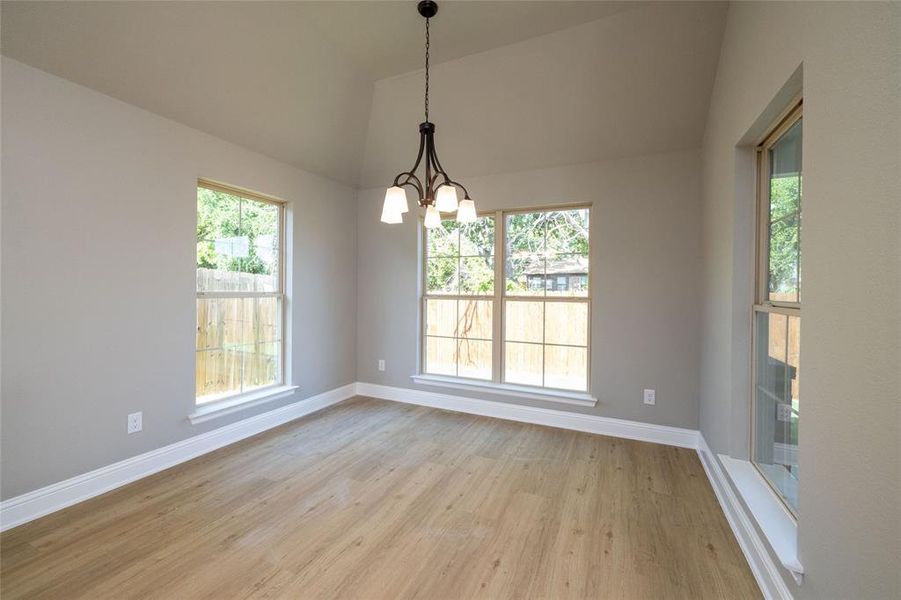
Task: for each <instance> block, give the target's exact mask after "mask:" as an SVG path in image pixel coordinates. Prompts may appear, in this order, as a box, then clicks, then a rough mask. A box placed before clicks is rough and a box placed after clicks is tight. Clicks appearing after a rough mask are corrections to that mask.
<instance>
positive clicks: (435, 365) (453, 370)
mask: <svg viewBox="0 0 901 600" xmlns="http://www.w3.org/2000/svg"><path fill="white" fill-rule="evenodd" d="M425 370H426V373H432V374H434V375H456V374H457V340H455V339H454V338H439V337H431V336H427V337H426V338H425Z"/></svg>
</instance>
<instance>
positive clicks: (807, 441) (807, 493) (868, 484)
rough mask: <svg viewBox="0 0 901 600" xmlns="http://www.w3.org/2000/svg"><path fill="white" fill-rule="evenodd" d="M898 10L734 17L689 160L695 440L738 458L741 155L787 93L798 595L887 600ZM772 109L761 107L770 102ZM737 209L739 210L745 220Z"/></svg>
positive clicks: (798, 6)
mask: <svg viewBox="0 0 901 600" xmlns="http://www.w3.org/2000/svg"><path fill="white" fill-rule="evenodd" d="M899 57H901V4H898V3H818V2H806V3H804V2H793V3H735V4H733V5H732V6H731V7H730V9H729V14H728V18H727V25H726V33H725V37H724V42H723V48H722V53H721V56H720V64H719V69H718V75H717V81H716V84H715V86H714V92H713V97H712V100H711V108H710V114H709V116H708V122H707V129H706V134H705V139H704V145H703V176H702V190H703V192H702V193H703V202H704V222H705V225H704V252H703V255H704V286H703V288H704V312H703V314H704V323H703V328H704V329H703V330H704V347H703V355H702V356H703V358H702V360H703V362H702V383H701V406H700V422H701V430H702V432H703V434H704V436H705V438H706V439H707V441H708V443H709V444H710V445H711V446H712V448H713V449H714V450H715V451H717V452H726V453H731V454H733V455H735V456H738V457H742V458H744V457H746V456H747V439H748V414H749V413H748V396H749V387H748V378H747V371H748V366H747V365H748V362H747V360H748V350H747V349H748V343H749V340H748V331H749V329H750V326H749V314H750V312H749V311H750V303H751V292H750V290H751V288H750V281H751V277H752V265H751V262H752V258H751V257H752V256H753V255H752V252H753V245H752V236H751V235H749V228H750V227H752V226H753V216H752V215H753V213H752V211H753V204H752V203H753V196H752V193H750V192H749V190H752V189H753V180H752V179H751V178H750V176H749V174H750V173H751V172H752V170H753V169H752V168H751V166H750V164H749V161H750V155H749V151H748V149H747V146H746V145H747V144H749V143H751V142H752V139H753V137H754V134H755V133H759V132H760V131H761V127H762V124H763V123H765V122H766V121H767V120H768V118H772V116H773V112H774V110H776V109H777V108H778V106H777V105H778V104H780V103H781V105H782V106H783V107H784V105H785V103H786V102H787V101H788V98H787V96H789V95H790V93H789V91H790V90H791V89H792V88H793V87H798V86H800V84H801V70H799V69H800V67H801V66H802V65H803V92H804V199H803V213H804V224H803V231H802V235H801V245H802V271H803V284H802V285H803V309H802V312H803V317H802V328H801V331H802V336H801V380H802V381H803V382H804V383H803V387H802V389H803V391H802V395H801V413H802V415H803V416H802V418H801V425H800V472H801V479H800V510H799V513H800V519H799V553H800V559H801V562H802V563H803V565H804V567H805V571H806V581H805V583H804V584H803V586H801V587H797V586H795V584H794V583H793V582H792V581H791V580H790V579H788V578H786V580H787V581H788V582H789V585H790V587H791V588H792V589H793V590H794V592H795V594H796V595H797V596H798V597H799V598H898V597H901V510H899V501H901V487H899V482H901V447H899V438H901V430H899V428H901V414H899V405H901V394H899V391H898V390H899V385H901V375H899V373H901V350H899V348H901V302H899V294H901V264H899V259H901V245H899V244H901V230H899V220H901V100H899V84H901V71H899ZM774 99H775V101H774ZM749 203H751V204H750V205H749Z"/></svg>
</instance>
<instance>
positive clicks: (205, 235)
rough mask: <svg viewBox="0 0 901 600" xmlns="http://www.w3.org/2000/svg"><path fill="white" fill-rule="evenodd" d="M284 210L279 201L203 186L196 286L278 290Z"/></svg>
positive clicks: (200, 190)
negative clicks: (252, 197)
mask: <svg viewBox="0 0 901 600" xmlns="http://www.w3.org/2000/svg"><path fill="white" fill-rule="evenodd" d="M279 215H280V210H279V207H278V206H276V205H274V204H269V203H266V202H257V201H255V200H249V199H246V198H242V197H240V196H236V195H232V194H226V193H223V192H219V191H214V190H209V189H206V188H202V187H198V188H197V271H198V277H197V286H198V287H197V290H198V291H236V290H242V291H252V290H260V291H277V290H278V289H279V287H278V285H279V275H278V269H279V265H278V256H279V244H280V240H279V229H280V228H279ZM208 271H212V272H213V273H208ZM237 273H241V275H237Z"/></svg>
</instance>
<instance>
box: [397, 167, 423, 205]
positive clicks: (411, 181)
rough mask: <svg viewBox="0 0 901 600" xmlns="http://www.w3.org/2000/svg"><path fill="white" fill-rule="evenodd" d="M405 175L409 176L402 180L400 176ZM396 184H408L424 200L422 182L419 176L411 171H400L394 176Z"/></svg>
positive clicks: (399, 185) (401, 185)
mask: <svg viewBox="0 0 901 600" xmlns="http://www.w3.org/2000/svg"><path fill="white" fill-rule="evenodd" d="M404 175H406V176H407V178H406V179H404V180H403V181H401V180H400V178H401V177H403V176H404ZM394 185H395V186H398V187H403V186H408V187H412V188H414V189H415V190H416V192H417V193H418V194H419V199H420V200H422V197H423V196H422V182H421V181H419V178H418V177H417V176H416V175H415V174H414V173H412V172H411V171H404V172H403V173H399V174H398V176H397V177H395V178H394Z"/></svg>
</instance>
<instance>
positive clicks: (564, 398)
mask: <svg viewBox="0 0 901 600" xmlns="http://www.w3.org/2000/svg"><path fill="white" fill-rule="evenodd" d="M410 379H412V380H413V381H414V382H415V383H419V384H421V385H432V386H435V387H446V388H455V389H459V390H471V391H477V392H484V393H488V394H494V395H496V396H509V397H511V398H528V399H531V400H543V401H545V402H559V403H561V404H574V405H576V406H595V405H596V404H597V403H598V399H597V398H595V397H594V396H592V395H591V394H587V393H585V392H569V391H566V390H558V389H553V388H540V387H533V386H528V385H516V384H513V383H495V382H493V381H481V380H478V379H466V378H464V377H451V376H446V375H429V374H420V375H411V376H410Z"/></svg>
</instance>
